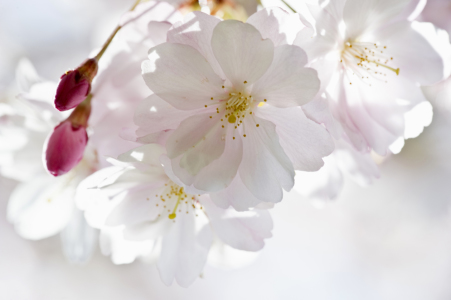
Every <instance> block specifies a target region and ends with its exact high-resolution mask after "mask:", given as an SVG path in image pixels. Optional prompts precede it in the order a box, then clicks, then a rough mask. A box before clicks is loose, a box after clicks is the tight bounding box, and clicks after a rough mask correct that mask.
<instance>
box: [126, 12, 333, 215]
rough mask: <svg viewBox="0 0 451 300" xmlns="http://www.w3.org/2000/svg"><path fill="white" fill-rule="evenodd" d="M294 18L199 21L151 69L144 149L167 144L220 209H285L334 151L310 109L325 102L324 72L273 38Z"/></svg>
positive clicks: (171, 35)
mask: <svg viewBox="0 0 451 300" xmlns="http://www.w3.org/2000/svg"><path fill="white" fill-rule="evenodd" d="M289 17H290V16H289V14H288V13H287V12H284V11H282V10H280V9H269V10H263V11H261V12H259V13H257V14H255V15H253V16H251V17H250V18H249V20H248V22H247V23H242V22H239V21H233V20H228V21H221V20H219V19H217V18H215V17H212V16H209V15H206V14H204V13H200V12H195V13H192V14H189V15H187V16H186V17H185V20H184V21H183V22H180V23H177V24H175V25H174V27H173V28H172V29H171V30H170V31H169V32H168V42H167V43H164V44H161V45H159V46H156V47H154V48H152V49H150V50H149V60H147V61H145V62H144V63H143V64H142V69H143V76H144V80H145V81H146V83H147V85H148V86H149V87H150V89H151V90H152V91H153V92H154V93H155V94H154V95H152V96H150V97H149V98H147V99H146V100H145V101H144V102H143V103H142V104H141V106H140V107H139V108H138V109H137V112H136V115H135V123H136V124H137V125H138V126H139V129H138V131H137V134H138V136H139V139H138V140H139V141H141V142H153V141H160V142H164V141H165V142H166V147H167V149H168V157H169V158H170V160H171V165H172V170H173V172H174V174H175V175H176V176H177V177H178V178H179V179H180V180H181V181H182V182H183V183H184V184H185V185H187V186H192V187H193V188H194V189H199V190H203V191H208V192H210V193H211V198H212V200H213V201H214V202H215V203H216V204H217V205H219V206H220V207H223V208H225V207H228V206H229V205H232V206H233V207H234V208H236V209H238V210H246V209H248V208H249V207H253V206H256V205H258V204H259V203H260V202H273V203H274V202H279V201H280V200H281V199H282V190H283V189H285V190H290V189H291V188H292V187H293V184H294V170H295V169H296V170H305V171H316V170H318V169H319V168H320V167H321V166H322V165H323V161H322V157H324V156H327V155H328V154H330V153H331V151H332V149H333V143H332V140H331V138H330V136H329V134H328V132H327V131H326V130H325V129H324V127H323V126H321V125H319V124H317V123H315V122H313V121H311V120H309V119H308V118H307V117H306V116H305V113H304V111H303V109H302V108H301V107H300V106H301V105H304V104H306V103H308V102H309V101H310V100H311V99H312V98H313V97H314V96H315V94H316V93H317V92H318V88H319V81H318V78H317V75H316V72H315V71H314V70H312V69H309V68H305V64H306V63H307V56H306V55H305V53H304V51H303V50H302V49H300V48H299V47H297V46H292V45H289V44H288V40H287V36H286V35H285V34H284V32H281V31H280V30H277V29H273V30H267V28H271V27H272V28H278V26H279V25H280V24H281V23H282V22H281V20H283V19H286V18H289ZM265 20H266V22H265ZM260 30H261V31H260Z"/></svg>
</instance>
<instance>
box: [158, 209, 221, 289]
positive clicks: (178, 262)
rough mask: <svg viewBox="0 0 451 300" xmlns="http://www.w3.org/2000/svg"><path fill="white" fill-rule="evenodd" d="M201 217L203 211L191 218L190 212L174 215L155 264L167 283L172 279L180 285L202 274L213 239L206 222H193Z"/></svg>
mask: <svg viewBox="0 0 451 300" xmlns="http://www.w3.org/2000/svg"><path fill="white" fill-rule="evenodd" d="M201 217H202V214H200V215H199V217H198V218H196V220H194V218H193V216H192V215H191V214H190V215H184V214H181V216H177V218H176V220H175V224H172V225H173V226H172V228H171V229H170V232H169V233H168V234H167V235H166V236H165V237H164V239H163V245H162V249H161V255H160V258H159V260H158V262H157V267H158V270H159V271H160V277H161V280H162V281H163V282H164V283H165V284H166V285H171V284H172V282H173V280H174V279H175V280H176V281H177V283H178V284H179V285H181V286H182V287H188V286H189V285H190V284H192V283H193V282H194V280H196V278H197V277H199V275H200V274H201V272H202V270H203V268H204V265H205V262H206V260H207V256H208V251H209V249H210V246H211V243H212V239H213V235H212V232H211V229H210V228H209V227H208V226H205V223H202V224H195V223H196V222H199V218H201ZM205 221H206V220H205ZM199 225H200V226H199Z"/></svg>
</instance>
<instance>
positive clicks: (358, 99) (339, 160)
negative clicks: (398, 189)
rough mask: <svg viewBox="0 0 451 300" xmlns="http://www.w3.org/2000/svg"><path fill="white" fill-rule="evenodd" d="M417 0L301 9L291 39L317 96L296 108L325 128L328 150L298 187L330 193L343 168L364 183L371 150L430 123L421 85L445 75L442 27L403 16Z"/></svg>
mask: <svg viewBox="0 0 451 300" xmlns="http://www.w3.org/2000/svg"><path fill="white" fill-rule="evenodd" d="M420 2H421V1H408V0H403V1H383V0H371V1H355V0H346V1H334V0H331V1H320V5H319V6H309V10H310V14H305V13H304V14H303V16H304V22H305V23H306V24H307V27H306V28H304V29H303V30H302V31H301V32H300V33H299V34H298V36H297V38H296V40H295V42H294V44H296V45H299V46H300V47H302V48H303V49H304V50H305V51H306V52H307V54H308V56H309V66H310V67H312V68H314V69H316V70H317V71H318V75H319V77H320V79H321V89H320V91H319V93H318V95H317V97H316V98H315V100H314V101H312V102H310V103H308V104H307V105H305V106H304V109H305V112H306V115H307V116H308V117H309V118H311V119H312V120H315V121H317V122H319V123H323V124H325V125H326V127H327V128H328V130H329V131H330V132H331V133H332V135H333V136H334V138H335V140H336V153H334V155H333V156H331V158H330V159H329V160H330V161H331V162H329V167H328V168H326V169H324V170H322V171H321V172H320V174H311V175H310V174H302V177H308V176H312V177H311V178H310V179H311V180H315V179H317V180H319V181H315V182H316V185H312V184H310V185H309V186H306V187H303V186H302V181H298V182H297V187H296V189H297V190H298V191H300V190H303V193H304V194H310V195H311V196H312V197H313V198H318V197H319V195H322V197H323V200H327V199H331V198H335V197H336V196H337V195H338V191H339V190H341V185H342V183H343V178H342V175H343V174H345V173H347V174H350V175H351V177H352V178H355V179H358V182H360V183H369V182H371V181H372V180H373V179H374V178H377V177H378V176H379V172H378V171H377V166H376V165H375V163H374V162H372V158H371V152H372V151H374V152H376V153H378V154H379V155H387V154H388V153H390V152H391V153H398V152H400V151H401V149H402V147H403V146H404V139H407V138H413V137H417V136H418V135H419V134H420V133H421V132H422V131H423V128H424V127H425V126H428V125H429V124H430V123H431V120H432V107H431V105H430V104H429V103H428V102H427V100H426V98H425V96H424V95H423V93H422V91H421V85H429V84H433V83H435V82H438V81H440V80H442V79H443V78H445V77H446V76H447V75H448V74H449V71H450V70H449V61H450V60H449V59H448V57H449V53H448V54H446V52H447V51H449V50H447V49H450V45H449V41H448V39H447V38H446V37H445V36H446V33H444V32H443V31H440V30H436V29H435V28H433V26H432V25H431V24H426V23H418V22H412V21H411V20H412V19H413V18H415V17H416V16H417V15H418V14H419V13H420V12H421V3H420ZM346 143H347V144H348V145H346ZM346 152H347V153H346ZM345 153H346V154H345ZM332 160H333V161H332ZM331 166H333V167H331ZM306 182H308V180H307V179H306ZM313 186H315V188H314V189H313V190H312V189H311V188H312V187H313ZM314 195H316V196H314Z"/></svg>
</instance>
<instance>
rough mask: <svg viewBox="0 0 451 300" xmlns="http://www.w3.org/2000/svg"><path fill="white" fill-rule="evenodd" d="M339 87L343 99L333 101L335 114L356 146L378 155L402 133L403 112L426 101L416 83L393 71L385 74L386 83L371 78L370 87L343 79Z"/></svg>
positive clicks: (384, 151) (384, 152)
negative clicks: (342, 92)
mask: <svg viewBox="0 0 451 300" xmlns="http://www.w3.org/2000/svg"><path fill="white" fill-rule="evenodd" d="M342 86H344V91H345V100H344V99H342V100H344V101H345V102H343V103H336V104H335V107H334V108H332V109H333V110H335V109H337V111H334V114H335V115H336V116H337V118H339V119H340V121H341V124H342V125H343V129H344V130H345V131H346V134H347V135H348V137H350V140H351V141H352V143H353V144H354V146H355V147H356V149H359V150H366V149H367V147H370V148H372V149H374V151H376V152H377V153H379V154H381V155H385V154H386V153H387V149H388V147H389V146H390V145H391V144H392V143H393V142H395V141H396V140H397V139H398V138H399V137H402V136H403V135H404V128H405V124H404V114H405V113H406V112H407V111H409V110H410V109H411V108H412V107H413V106H415V105H416V104H417V103H421V102H423V101H425V100H426V99H425V98H424V96H423V94H422V93H421V89H420V88H419V87H418V86H416V85H415V84H414V83H413V82H412V81H409V80H408V79H406V78H404V77H402V76H396V75H395V74H387V82H383V81H378V80H374V81H372V83H371V86H369V85H367V84H365V83H363V82H361V81H358V80H357V81H354V82H353V84H352V85H350V84H349V83H347V80H344V82H343V83H342ZM353 135H355V136H353ZM359 136H360V137H359ZM360 138H363V140H364V143H363V144H361V140H360ZM365 144H366V145H367V146H365ZM364 152H365V151H364Z"/></svg>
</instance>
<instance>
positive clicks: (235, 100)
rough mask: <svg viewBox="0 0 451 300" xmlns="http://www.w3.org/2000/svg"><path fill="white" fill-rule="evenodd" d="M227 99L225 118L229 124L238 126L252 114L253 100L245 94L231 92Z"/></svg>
mask: <svg viewBox="0 0 451 300" xmlns="http://www.w3.org/2000/svg"><path fill="white" fill-rule="evenodd" d="M229 97H230V98H229V100H227V103H226V115H225V117H226V118H227V121H228V122H229V123H230V124H237V126H239V125H240V124H241V123H243V119H244V118H245V117H246V115H247V114H248V113H251V112H252V106H253V105H252V104H253V103H254V98H253V97H252V96H251V95H248V94H247V93H245V92H231V93H229Z"/></svg>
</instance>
